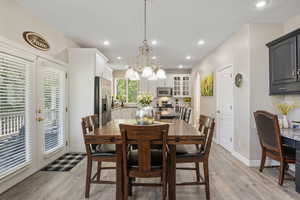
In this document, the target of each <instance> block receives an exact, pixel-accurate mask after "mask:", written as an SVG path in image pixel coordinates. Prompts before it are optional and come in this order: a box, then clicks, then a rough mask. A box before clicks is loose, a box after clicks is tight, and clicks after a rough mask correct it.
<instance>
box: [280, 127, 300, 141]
mask: <svg viewBox="0 0 300 200" xmlns="http://www.w3.org/2000/svg"><path fill="white" fill-rule="evenodd" d="M281 135H282V136H283V137H286V138H290V139H292V140H296V141H298V142H300V129H293V128H287V129H281Z"/></svg>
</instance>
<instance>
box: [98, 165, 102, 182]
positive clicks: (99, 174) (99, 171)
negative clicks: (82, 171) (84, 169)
mask: <svg viewBox="0 0 300 200" xmlns="http://www.w3.org/2000/svg"><path fill="white" fill-rule="evenodd" d="M101 164H102V163H101V161H98V168H97V181H98V182H100V178H101Z"/></svg>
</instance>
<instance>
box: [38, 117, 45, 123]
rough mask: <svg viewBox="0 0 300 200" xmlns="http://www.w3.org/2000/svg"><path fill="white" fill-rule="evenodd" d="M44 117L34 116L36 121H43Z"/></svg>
mask: <svg viewBox="0 0 300 200" xmlns="http://www.w3.org/2000/svg"><path fill="white" fill-rule="evenodd" d="M44 120H45V119H44V118H42V117H37V118H36V121H38V122H41V121H44Z"/></svg>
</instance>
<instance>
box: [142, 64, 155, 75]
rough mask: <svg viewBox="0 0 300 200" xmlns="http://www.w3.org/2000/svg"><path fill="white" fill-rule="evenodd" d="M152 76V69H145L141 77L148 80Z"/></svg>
mask: <svg viewBox="0 0 300 200" xmlns="http://www.w3.org/2000/svg"><path fill="white" fill-rule="evenodd" d="M152 74H153V69H152V67H149V66H148V67H145V68H144V70H143V73H142V77H144V78H149V77H150V76H151V75H152Z"/></svg>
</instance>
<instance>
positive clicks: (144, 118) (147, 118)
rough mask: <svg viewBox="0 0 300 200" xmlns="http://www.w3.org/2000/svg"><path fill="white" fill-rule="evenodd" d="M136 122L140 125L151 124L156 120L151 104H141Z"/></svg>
mask: <svg viewBox="0 0 300 200" xmlns="http://www.w3.org/2000/svg"><path fill="white" fill-rule="evenodd" d="M135 118H136V122H137V124H138V125H151V124H153V122H154V114H153V108H152V107H151V106H141V107H139V108H138V110H137V111H136V115H135Z"/></svg>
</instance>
